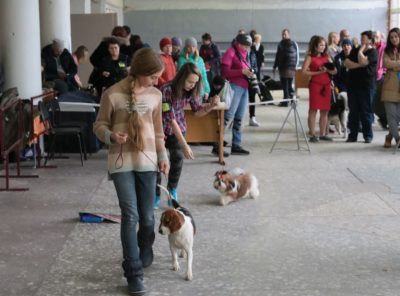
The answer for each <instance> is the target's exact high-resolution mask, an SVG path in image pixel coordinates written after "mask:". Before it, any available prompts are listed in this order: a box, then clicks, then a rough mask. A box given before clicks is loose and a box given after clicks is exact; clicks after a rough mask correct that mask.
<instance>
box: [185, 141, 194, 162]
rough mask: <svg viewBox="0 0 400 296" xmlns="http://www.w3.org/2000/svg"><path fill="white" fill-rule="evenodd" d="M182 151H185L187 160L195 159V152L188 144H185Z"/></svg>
mask: <svg viewBox="0 0 400 296" xmlns="http://www.w3.org/2000/svg"><path fill="white" fill-rule="evenodd" d="M182 150H183V155H185V158H186V159H194V155H193V151H192V149H190V146H189V145H188V144H185V146H184V147H183V148H182Z"/></svg>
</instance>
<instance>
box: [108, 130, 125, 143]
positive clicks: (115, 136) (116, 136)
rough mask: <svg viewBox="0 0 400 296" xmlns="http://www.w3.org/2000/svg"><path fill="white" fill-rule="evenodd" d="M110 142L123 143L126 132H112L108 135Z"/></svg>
mask: <svg viewBox="0 0 400 296" xmlns="http://www.w3.org/2000/svg"><path fill="white" fill-rule="evenodd" d="M110 139H111V143H115V144H125V143H126V141H128V134H127V133H122V132H114V133H112V134H111V136H110Z"/></svg>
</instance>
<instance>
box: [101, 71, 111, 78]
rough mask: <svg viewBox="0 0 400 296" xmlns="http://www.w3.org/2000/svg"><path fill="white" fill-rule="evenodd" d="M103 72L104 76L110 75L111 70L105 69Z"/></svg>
mask: <svg viewBox="0 0 400 296" xmlns="http://www.w3.org/2000/svg"><path fill="white" fill-rule="evenodd" d="M102 74H103V76H104V77H108V76H110V72H108V71H103V73H102Z"/></svg>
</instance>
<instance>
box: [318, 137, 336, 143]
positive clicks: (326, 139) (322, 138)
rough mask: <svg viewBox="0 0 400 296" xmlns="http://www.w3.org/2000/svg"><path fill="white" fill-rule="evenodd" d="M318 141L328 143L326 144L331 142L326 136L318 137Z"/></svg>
mask: <svg viewBox="0 0 400 296" xmlns="http://www.w3.org/2000/svg"><path fill="white" fill-rule="evenodd" d="M319 140H320V141H328V142H332V141H333V140H332V138H329V137H328V136H320V137H319Z"/></svg>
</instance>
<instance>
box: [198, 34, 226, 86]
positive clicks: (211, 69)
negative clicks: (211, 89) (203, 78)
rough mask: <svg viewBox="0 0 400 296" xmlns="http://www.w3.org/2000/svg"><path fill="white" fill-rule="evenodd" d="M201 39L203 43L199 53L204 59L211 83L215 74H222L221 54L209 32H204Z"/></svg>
mask: <svg viewBox="0 0 400 296" xmlns="http://www.w3.org/2000/svg"><path fill="white" fill-rule="evenodd" d="M201 39H202V41H203V44H202V45H201V46H200V51H199V54H200V56H201V57H202V58H203V60H204V63H205V66H206V71H207V79H208V82H209V83H210V84H211V83H212V81H213V79H214V77H215V76H218V75H221V54H220V52H219V49H218V46H217V45H216V44H215V43H213V42H212V37H211V35H210V34H209V33H205V34H203V36H201Z"/></svg>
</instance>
